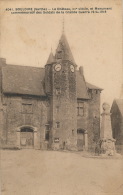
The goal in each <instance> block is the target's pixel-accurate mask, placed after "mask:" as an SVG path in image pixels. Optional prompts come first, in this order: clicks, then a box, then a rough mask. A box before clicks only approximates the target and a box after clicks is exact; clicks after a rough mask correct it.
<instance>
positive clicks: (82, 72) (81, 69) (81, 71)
mask: <svg viewBox="0 0 123 195" xmlns="http://www.w3.org/2000/svg"><path fill="white" fill-rule="evenodd" d="M79 72H80V74H81V75H84V71H83V66H80V67H79Z"/></svg>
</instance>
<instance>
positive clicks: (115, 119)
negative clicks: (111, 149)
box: [111, 98, 123, 153]
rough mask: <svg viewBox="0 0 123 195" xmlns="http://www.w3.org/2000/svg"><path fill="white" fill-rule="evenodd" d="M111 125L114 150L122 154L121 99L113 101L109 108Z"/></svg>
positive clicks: (122, 101) (122, 119) (122, 111)
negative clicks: (114, 142) (114, 144)
mask: <svg viewBox="0 0 123 195" xmlns="http://www.w3.org/2000/svg"><path fill="white" fill-rule="evenodd" d="M111 124H112V131H113V138H114V139H115V140H116V149H117V151H118V152H121V153H123V98H122V99H115V100H114V101H113V104H112V107H111Z"/></svg>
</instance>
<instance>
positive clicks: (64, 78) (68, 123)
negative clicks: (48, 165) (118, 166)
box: [51, 62, 77, 150]
mask: <svg viewBox="0 0 123 195" xmlns="http://www.w3.org/2000/svg"><path fill="white" fill-rule="evenodd" d="M61 64H62V70H61V71H59V72H56V71H55V68H54V67H53V69H52V70H53V91H52V94H53V96H52V98H51V121H52V143H53V144H52V147H53V148H54V147H58V148H61V149H63V148H66V149H69V150H74V149H75V148H76V146H77V131H76V129H77V113H76V71H75V72H74V73H72V72H71V71H70V63H69V62H61ZM57 89H58V90H59V93H57ZM58 110H59V111H58ZM57 122H58V123H59V127H57ZM56 138H58V139H59V143H58V144H57V143H55V139H56Z"/></svg>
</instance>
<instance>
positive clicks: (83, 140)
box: [77, 128, 88, 151]
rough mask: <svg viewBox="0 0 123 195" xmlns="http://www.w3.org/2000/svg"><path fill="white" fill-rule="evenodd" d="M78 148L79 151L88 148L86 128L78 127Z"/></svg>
mask: <svg viewBox="0 0 123 195" xmlns="http://www.w3.org/2000/svg"><path fill="white" fill-rule="evenodd" d="M77 148H78V150H79V151H82V150H87V149H88V139H87V131H86V130H85V129H81V128H79V129H77Z"/></svg>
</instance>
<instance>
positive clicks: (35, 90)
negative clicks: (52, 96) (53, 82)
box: [2, 65, 45, 96]
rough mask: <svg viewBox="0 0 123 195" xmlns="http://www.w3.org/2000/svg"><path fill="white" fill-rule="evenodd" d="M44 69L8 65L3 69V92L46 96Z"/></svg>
mask: <svg viewBox="0 0 123 195" xmlns="http://www.w3.org/2000/svg"><path fill="white" fill-rule="evenodd" d="M43 80H44V69H43V68H36V67H28V66H16V65H7V66H6V67H4V68H3V69H2V90H3V93H9V94H25V95H36V96H45V93H44V89H43Z"/></svg>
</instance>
